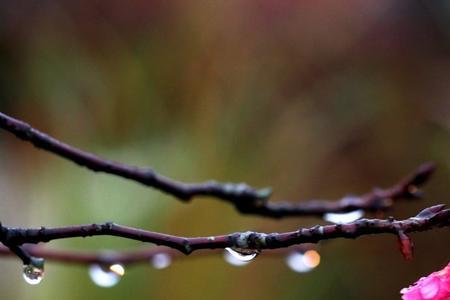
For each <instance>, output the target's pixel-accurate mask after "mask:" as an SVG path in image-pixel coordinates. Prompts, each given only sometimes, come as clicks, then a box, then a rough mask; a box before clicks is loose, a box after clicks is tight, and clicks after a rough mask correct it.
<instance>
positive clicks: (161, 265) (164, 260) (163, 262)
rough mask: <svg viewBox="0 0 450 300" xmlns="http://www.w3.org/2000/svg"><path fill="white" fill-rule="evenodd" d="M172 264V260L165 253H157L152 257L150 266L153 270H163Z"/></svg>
mask: <svg viewBox="0 0 450 300" xmlns="http://www.w3.org/2000/svg"><path fill="white" fill-rule="evenodd" d="M171 263H172V258H171V257H170V255H169V254H166V253H157V254H155V255H153V256H152V258H151V264H152V266H153V267H154V268H155V269H158V270H160V269H165V268H167V267H168V266H170V264H171Z"/></svg>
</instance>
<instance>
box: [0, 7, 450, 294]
mask: <svg viewBox="0 0 450 300" xmlns="http://www.w3.org/2000/svg"><path fill="white" fill-rule="evenodd" d="M449 54H450V4H449V2H448V1H406V0H403V1H385V0H372V1H353V0H351V1H344V2H343V1H292V0H286V1H275V0H258V1H257V0H250V1H234V0H231V1H181V0H178V1H162V0H161V1H144V0H141V1H128V2H125V1H0V105H1V106H0V109H1V111H3V112H5V113H8V114H11V115H13V116H15V117H19V118H21V119H23V120H26V121H27V122H30V123H31V124H33V125H34V126H35V127H37V128H39V129H41V130H43V131H45V132H48V133H50V134H52V135H54V136H55V137H57V138H59V139H61V140H63V141H66V142H69V143H71V144H73V145H76V146H78V147H80V148H82V149H86V150H89V151H92V152H94V153H97V154H100V155H102V156H105V157H108V158H110V159H114V160H119V161H123V162H127V163H129V164H134V165H140V166H152V167H154V168H155V170H157V171H158V172H160V173H162V174H164V175H167V176H170V177H173V178H175V179H179V180H183V181H188V182H194V181H203V180H207V179H212V178H214V179H217V180H221V181H233V182H240V181H244V182H247V183H249V184H251V185H253V186H256V187H264V186H272V187H273V189H274V195H273V199H274V201H277V200H283V199H288V200H292V201H302V200H307V199H312V198H324V199H336V198H340V197H342V196H344V195H346V194H348V193H357V194H359V193H364V192H366V191H369V190H370V189H372V188H373V187H374V186H381V187H383V186H388V185H390V184H392V183H393V182H395V181H396V180H397V179H399V178H400V177H402V176H404V175H405V174H407V173H408V172H410V171H411V170H413V169H414V168H415V167H416V166H417V165H418V164H420V163H421V162H424V161H429V160H433V161H436V162H437V164H438V168H439V169H438V172H437V174H436V176H435V177H433V179H432V181H430V182H429V184H427V185H426V188H425V190H426V192H427V197H426V199H425V200H421V201H415V202H410V203H405V202H402V203H399V204H398V205H397V206H396V207H395V208H394V209H393V210H392V211H391V212H390V213H389V214H392V215H394V216H395V217H396V218H403V217H407V216H410V215H413V214H415V213H417V212H418V211H419V210H420V209H421V208H423V207H425V206H429V205H432V204H436V203H449V201H448V198H447V197H448V195H449V194H450V192H449V190H448V178H449V176H450V118H449V114H450V100H449V97H450V85H449V82H450V55H449ZM0 165H1V167H0V170H1V172H0V179H1V180H0V191H1V201H0V211H1V214H0V215H1V216H0V219H1V221H2V222H3V223H4V224H7V225H11V226H40V225H45V226H61V225H70V224H79V223H91V222H103V221H107V220H112V221H115V222H117V223H121V224H126V225H130V226H137V227H142V228H145V229H148V230H155V231H161V232H165V233H171V234H176V235H185V236H199V235H201V236H205V235H216V234H223V233H229V232H235V231H244V230H260V231H270V232H280V231H287V230H294V229H297V228H298V227H300V226H310V225H312V224H316V223H324V221H322V220H318V219H314V218H302V219H300V218H298V219H296V218H293V219H286V220H281V221H274V220H268V219H264V218H257V217H251V216H241V215H239V214H238V213H237V212H236V211H235V210H234V209H233V208H232V207H231V206H229V205H227V204H225V203H223V202H220V201H210V200H209V199H198V200H194V201H193V202H191V203H190V204H183V203H181V202H179V201H177V200H175V199H173V197H170V196H166V195H163V194H162V193H160V192H158V191H155V190H152V189H149V188H145V187H143V186H141V185H139V184H135V183H133V182H129V181H126V180H122V179H120V178H116V177H113V176H108V175H104V174H94V173H92V172H89V171H86V170H85V169H82V168H79V167H77V166H75V165H74V164H72V163H69V162H67V161H64V160H62V159H60V158H57V157H55V156H53V155H50V154H48V153H45V152H42V151H38V150H36V149H34V148H33V147H31V146H30V145H29V144H25V143H21V142H20V141H17V140H16V139H15V138H14V137H12V136H11V135H10V134H8V133H6V132H0ZM413 238H414V241H415V244H416V256H415V259H414V260H413V261H411V262H406V261H404V260H403V259H402V257H401V255H400V253H399V251H398V249H397V248H398V246H397V243H396V239H395V238H394V237H392V236H371V237H364V238H360V239H357V240H336V241H332V242H328V243H324V244H322V245H320V246H319V249H318V251H319V252H320V254H321V256H322V262H321V264H320V265H319V266H318V267H317V268H316V269H314V270H313V271H312V272H309V273H305V274H299V273H295V272H292V271H291V270H290V269H289V268H288V267H287V266H286V264H285V261H284V258H283V257H282V256H279V257H265V256H264V255H261V256H260V257H258V258H257V259H256V261H254V262H252V263H251V264H249V265H247V266H245V267H239V268H238V267H233V266H231V265H229V264H227V263H225V262H224V260H223V257H222V256H221V255H213V256H205V257H198V258H185V259H180V260H176V261H174V263H173V264H172V265H171V266H170V267H169V268H168V269H164V270H155V269H154V268H152V267H151V266H150V264H148V265H147V264H141V265H139V266H136V267H132V268H129V269H127V274H126V275H125V276H124V278H123V279H122V281H121V282H120V284H119V285H117V286H116V287H114V288H111V289H102V288H99V287H96V286H95V285H94V284H93V283H92V282H91V281H90V280H89V277H88V276H87V268H85V267H80V266H68V265H61V264H54V263H50V262H49V263H48V264H47V267H46V268H47V269H46V278H45V280H44V281H43V282H42V283H41V284H40V285H39V286H28V285H27V284H26V283H25V282H23V280H22V278H21V265H20V263H19V262H18V261H17V260H16V259H11V258H5V259H4V260H1V261H0V268H1V270H2V271H1V272H0V290H1V294H2V295H1V298H2V299H80V298H86V299H124V298H129V299H236V300H238V299H398V298H399V294H398V293H399V290H400V289H401V288H402V287H405V286H407V285H408V284H410V283H412V282H413V281H415V280H416V279H418V278H419V277H420V276H422V275H425V274H428V273H430V272H432V271H434V270H437V269H440V268H441V267H443V266H444V265H445V264H447V263H448V260H449V255H448V254H449V252H448V249H449V246H450V240H449V238H448V230H445V229H441V230H435V231H433V232H426V233H420V234H414V235H413ZM48 246H49V247H51V248H55V249H63V248H68V249H74V250H80V251H83V250H93V249H132V248H136V247H139V248H141V247H143V245H142V244H140V243H135V242H130V241H124V240H120V239H115V238H93V239H84V240H81V239H80V240H78V239H77V240H67V241H57V242H52V243H51V244H50V245H48Z"/></svg>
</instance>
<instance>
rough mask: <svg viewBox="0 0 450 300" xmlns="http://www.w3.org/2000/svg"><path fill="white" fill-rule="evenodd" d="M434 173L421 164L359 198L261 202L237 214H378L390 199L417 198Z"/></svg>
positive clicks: (276, 215)
mask: <svg viewBox="0 0 450 300" xmlns="http://www.w3.org/2000/svg"><path fill="white" fill-rule="evenodd" d="M434 170H435V164H434V163H424V164H422V165H420V166H419V167H418V168H417V169H416V170H415V171H414V172H412V173H411V174H410V175H408V176H407V177H405V178H403V179H402V180H400V181H399V182H398V183H397V184H394V185H393V186H391V187H389V188H386V189H380V188H377V189H374V190H373V191H372V192H369V193H366V194H364V195H362V196H348V197H344V198H342V199H340V200H338V201H328V200H311V201H305V202H299V203H292V202H278V203H274V202H265V203H262V204H261V205H259V206H256V205H252V206H249V207H245V205H242V207H241V209H240V210H241V211H242V212H245V213H249V214H255V215H263V216H269V217H274V218H281V217H287V216H302V215H303V216H323V215H324V214H326V213H339V212H342V213H343V212H349V211H353V210H357V209H362V210H364V211H365V212H379V211H385V210H387V209H389V208H390V207H391V206H392V205H393V201H394V200H398V199H418V198H421V197H422V193H421V192H420V190H419V189H418V188H419V186H421V185H422V184H424V183H425V182H426V181H427V180H428V179H429V178H430V176H431V175H432V174H433V172H434Z"/></svg>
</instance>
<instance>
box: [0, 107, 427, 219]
mask: <svg viewBox="0 0 450 300" xmlns="http://www.w3.org/2000/svg"><path fill="white" fill-rule="evenodd" d="M0 127H1V128H3V129H5V130H7V131H9V132H11V133H13V134H14V135H16V136H17V137H18V138H20V139H22V140H24V141H28V142H31V143H32V144H33V145H34V146H35V147H37V148H40V149H43V150H46V151H49V152H51V153H54V154H56V155H59V156H61V157H63V158H65V159H67V160H70V161H72V162H75V163H77V164H79V165H81V166H84V167H86V168H88V169H90V170H92V171H95V172H104V173H108V174H112V175H116V176H119V177H123V178H127V179H130V180H134V181H136V182H139V183H142V184H144V185H146V186H150V187H153V188H155V189H158V190H161V191H163V192H165V193H168V194H170V195H173V196H175V197H177V198H179V199H181V200H185V201H187V200H190V199H191V198H193V197H195V196H210V197H215V198H218V199H222V200H225V201H227V202H230V203H231V204H233V205H234V206H235V207H236V209H237V210H238V211H239V212H241V213H244V214H253V215H259V216H265V217H272V218H281V217H293V216H305V215H315V216H322V215H324V214H326V213H330V212H347V211H351V210H355V209H364V210H365V211H372V212H373V211H382V210H386V209H388V208H389V207H391V206H392V200H395V199H400V198H406V199H411V198H419V197H420V193H418V191H417V188H418V187H419V186H420V185H422V184H423V183H425V182H426V181H427V180H428V178H429V177H430V175H431V174H432V173H433V171H434V169H435V166H434V164H432V163H427V164H423V165H421V166H420V167H419V168H418V169H417V170H416V171H415V172H414V173H412V174H411V175H410V176H408V177H407V178H405V179H403V180H402V181H400V182H399V183H397V184H396V185H394V186H392V187H390V188H388V189H384V190H381V189H377V190H374V191H373V192H370V193H367V194H365V195H362V196H360V197H344V198H342V199H341V200H339V201H326V200H316V201H309V202H300V203H291V202H275V203H273V202H272V203H271V202H268V201H267V200H268V198H269V197H270V195H271V189H270V188H264V189H255V188H253V187H251V186H249V185H247V184H245V183H239V184H236V183H219V182H215V181H207V182H203V183H183V182H179V181H175V180H172V179H170V178H168V177H165V176H162V175H159V174H157V173H156V172H155V171H154V170H152V169H150V168H139V167H135V166H130V165H126V164H123V163H120V162H115V161H111V160H107V159H104V158H101V157H99V156H96V155H94V154H92V153H89V152H85V151H82V150H80V149H77V148H75V147H72V146H70V145H68V144H65V143H63V142H61V141H59V140H57V139H55V138H53V137H51V136H49V135H47V134H45V133H43V132H40V131H39V130H37V129H35V128H33V127H31V126H30V125H29V124H27V123H25V122H23V121H21V120H17V119H14V118H12V117H10V116H7V115H5V114H3V113H0Z"/></svg>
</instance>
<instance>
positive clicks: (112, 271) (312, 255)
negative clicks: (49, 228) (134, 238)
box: [23, 210, 364, 288]
mask: <svg viewBox="0 0 450 300" xmlns="http://www.w3.org/2000/svg"><path fill="white" fill-rule="evenodd" d="M363 214H364V212H363V211H362V210H355V211H352V212H348V213H328V214H325V215H324V219H325V220H326V221H329V222H333V223H338V224H342V223H348V222H353V221H355V220H357V219H359V218H361V217H362V216H363ZM259 253H260V252H259V251H257V250H249V249H245V250H242V249H235V248H225V252H224V259H225V261H226V262H228V263H229V264H231V265H233V266H244V265H247V264H249V263H250V262H251V261H253V260H254V259H255V258H256V257H257V256H258V254H259ZM150 262H151V264H152V266H153V267H154V268H155V269H165V268H167V267H169V266H170V264H171V263H172V258H171V256H170V255H169V254H167V253H157V254H155V255H153V256H152V257H151V261H150ZM286 264H287V265H288V267H289V268H290V269H291V270H292V271H294V272H298V273H306V272H309V271H311V270H313V269H314V268H316V267H317V266H318V265H319V264H320V255H319V253H318V252H317V251H316V250H307V251H304V252H303V251H294V252H291V253H290V254H289V255H288V256H287V257H286ZM123 275H125V268H124V266H122V265H121V264H111V265H99V264H93V265H91V266H90V267H89V277H90V278H91V280H92V281H93V282H94V283H95V284H96V285H97V286H100V287H105V288H107V287H113V286H115V285H116V284H118V283H119V281H120V279H121V278H122V276H123ZM43 276H44V269H43V267H42V268H40V267H36V266H34V265H24V266H23V278H24V280H25V282H26V283H28V284H31V285H37V284H39V283H40V282H41V281H42V279H43Z"/></svg>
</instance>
